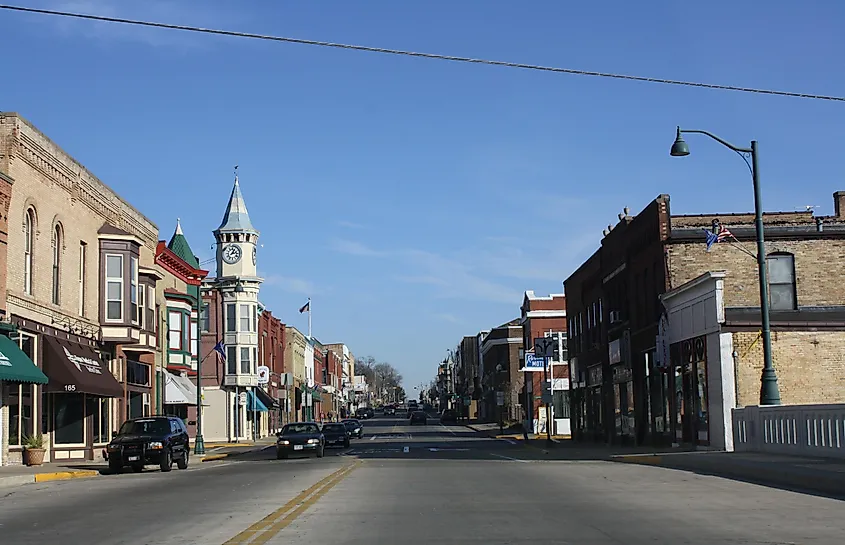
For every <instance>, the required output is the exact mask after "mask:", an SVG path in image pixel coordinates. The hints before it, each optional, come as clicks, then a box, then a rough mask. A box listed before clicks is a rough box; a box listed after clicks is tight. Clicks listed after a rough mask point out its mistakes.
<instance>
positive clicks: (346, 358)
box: [326, 343, 355, 414]
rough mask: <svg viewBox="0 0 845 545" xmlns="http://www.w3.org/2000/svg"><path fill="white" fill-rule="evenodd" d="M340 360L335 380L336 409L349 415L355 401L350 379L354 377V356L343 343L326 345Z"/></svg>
mask: <svg viewBox="0 0 845 545" xmlns="http://www.w3.org/2000/svg"><path fill="white" fill-rule="evenodd" d="M326 349H327V350H331V351H332V352H334V353H335V354H337V356H338V357H339V358H340V367H339V370H338V380H337V383H338V385H337V388H338V392H337V408H338V409H340V408H343V410H344V411H345V413H346V414H351V412H352V405H353V403H354V401H355V392H354V389H353V387H352V378H353V377H354V376H355V356H354V355H353V354H352V352H350V351H349V347H348V346H346V345H345V344H343V343H330V344H327V345H326Z"/></svg>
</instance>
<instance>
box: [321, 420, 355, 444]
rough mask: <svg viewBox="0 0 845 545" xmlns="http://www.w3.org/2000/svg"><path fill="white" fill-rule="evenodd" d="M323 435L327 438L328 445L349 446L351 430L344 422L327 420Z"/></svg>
mask: <svg viewBox="0 0 845 545" xmlns="http://www.w3.org/2000/svg"><path fill="white" fill-rule="evenodd" d="M322 431H323V437H325V439H326V446H327V447H329V446H341V447H343V448H349V430H348V429H347V428H346V424H344V423H342V422H327V423H326V424H323V430H322Z"/></svg>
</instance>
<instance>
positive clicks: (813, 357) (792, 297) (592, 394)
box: [565, 192, 845, 448]
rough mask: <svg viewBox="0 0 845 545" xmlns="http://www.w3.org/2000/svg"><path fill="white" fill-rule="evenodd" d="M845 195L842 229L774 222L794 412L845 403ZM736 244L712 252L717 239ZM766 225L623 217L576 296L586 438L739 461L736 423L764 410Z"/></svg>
mask: <svg viewBox="0 0 845 545" xmlns="http://www.w3.org/2000/svg"><path fill="white" fill-rule="evenodd" d="M844 196H845V193H843V192H837V193H835V194H834V210H835V213H834V214H833V215H831V216H815V215H814V214H813V213H812V212H775V213H767V214H764V224H765V236H766V245H767V263H768V267H769V276H770V278H769V285H770V291H771V296H770V302H771V325H772V347H773V359H774V366H775V369H776V371H777V374H778V378H779V381H780V392H781V400H782V403H784V404H797V403H832V402H842V401H843V400H845V382H843V380H842V377H843V376H845V358H843V354H845V306H843V303H844V302H845V295H843V293H840V292H841V291H842V288H841V286H843V285H845V271H843V270H842V268H841V267H840V266H838V265H837V264H839V263H840V262H841V260H842V255H845V216H844V215H843V213H844V212H845V205H843V197H844ZM721 227H727V228H728V229H729V231H730V232H731V233H732V234H733V236H734V238H732V239H729V240H730V242H729V243H724V242H722V243H717V244H714V245H713V247H712V249H711V250H710V251H706V245H705V233H704V232H703V230H714V231H718V230H719V229H721ZM754 255H756V246H755V230H754V226H753V215H752V214H709V215H707V214H705V215H683V216H681V215H678V216H672V215H671V214H670V208H669V196H668V195H661V196H659V197H658V198H657V199H656V200H655V201H653V202H652V203H650V204H649V206H647V207H646V208H645V209H644V210H643V211H642V212H640V214H638V215H637V216H636V217H631V216H629V215H628V214H627V211H626V212H625V213H624V214H620V222H619V223H618V224H617V225H616V226H613V227H609V229H608V230H607V231H605V237H604V240H603V241H602V245H601V248H599V250H597V252H596V253H595V254H594V255H593V256H591V257H590V259H588V260H587V261H586V262H585V263H584V264H583V265H582V266H581V267H580V268H579V269H578V270H577V271H576V272H575V273H573V274H572V275H571V276H570V277H569V278H568V279H567V280H566V282H565V290H566V295H567V303H568V306H569V326H570V330H569V350H570V364H571V369H572V372H573V379H574V381H575V382H576V385H577V388H576V389H575V390H574V394H575V395H573V402H572V409H573V419H574V421H573V427H574V433H575V435H576V436H578V437H582V438H600V439H602V440H607V441H613V442H636V443H652V442H653V443H658V444H672V443H675V444H696V445H702V446H710V447H713V448H731V445H732V440H731V437H732V430H731V424H730V409H731V408H733V407H735V406H743V405H750V404H756V403H757V402H758V400H759V387H760V372H761V369H762V346H761V343H760V341H759V330H760V310H759V291H758V279H757V278H758V277H757V266H756V261H755V259H754V258H753V256H754Z"/></svg>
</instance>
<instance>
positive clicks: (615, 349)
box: [607, 339, 622, 365]
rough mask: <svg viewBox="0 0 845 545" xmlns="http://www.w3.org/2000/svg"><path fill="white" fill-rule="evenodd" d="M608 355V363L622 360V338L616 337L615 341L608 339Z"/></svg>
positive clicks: (611, 363)
mask: <svg viewBox="0 0 845 545" xmlns="http://www.w3.org/2000/svg"><path fill="white" fill-rule="evenodd" d="M607 352H608V354H607V355H608V357H609V358H610V365H613V364H615V363H619V362H621V361H622V340H621V339H616V340H615V341H610V344H608V346H607Z"/></svg>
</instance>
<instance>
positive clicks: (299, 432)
mask: <svg viewBox="0 0 845 545" xmlns="http://www.w3.org/2000/svg"><path fill="white" fill-rule="evenodd" d="M325 449H326V438H325V436H324V435H323V432H322V431H320V426H318V425H317V424H315V423H314V422H295V423H293V424H287V425H286V426H285V427H284V428H282V431H280V432H279V433H278V439H277V440H276V458H277V459H279V460H284V459H286V458H287V457H288V456H290V455H291V454H307V455H309V456H310V455H312V454H316V455H317V458H322V457H323V453H324V452H325Z"/></svg>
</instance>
